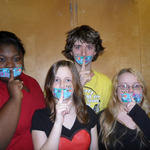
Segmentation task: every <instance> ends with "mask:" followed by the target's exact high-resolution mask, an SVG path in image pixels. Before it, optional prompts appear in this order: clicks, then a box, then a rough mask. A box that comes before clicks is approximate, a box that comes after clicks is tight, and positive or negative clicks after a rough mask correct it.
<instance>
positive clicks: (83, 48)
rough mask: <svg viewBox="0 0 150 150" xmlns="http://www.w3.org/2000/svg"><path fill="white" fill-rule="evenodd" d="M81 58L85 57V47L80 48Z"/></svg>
mask: <svg viewBox="0 0 150 150" xmlns="http://www.w3.org/2000/svg"><path fill="white" fill-rule="evenodd" d="M81 51H82V56H86V48H85V47H82V50H81Z"/></svg>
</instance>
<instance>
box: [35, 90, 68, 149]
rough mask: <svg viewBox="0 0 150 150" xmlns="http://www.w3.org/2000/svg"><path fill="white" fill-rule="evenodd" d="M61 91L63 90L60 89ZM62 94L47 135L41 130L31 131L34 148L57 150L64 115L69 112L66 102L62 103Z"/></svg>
mask: <svg viewBox="0 0 150 150" xmlns="http://www.w3.org/2000/svg"><path fill="white" fill-rule="evenodd" d="M62 92H63V90H62ZM62 101H63V94H61V97H60V99H59V101H58V103H57V105H56V119H55V123H54V125H53V127H52V130H51V132H50V135H49V137H48V138H47V136H46V134H45V133H44V132H43V131H37V130H33V131H32V140H33V145H34V149H35V150H47V149H49V150H57V149H58V147H59V141H60V137H61V131H62V124H63V122H64V115H66V114H67V113H69V108H68V105H69V103H70V101H68V103H62Z"/></svg>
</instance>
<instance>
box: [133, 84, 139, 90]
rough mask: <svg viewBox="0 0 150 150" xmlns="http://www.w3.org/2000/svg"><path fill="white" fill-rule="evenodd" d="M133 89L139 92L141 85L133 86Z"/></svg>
mask: <svg viewBox="0 0 150 150" xmlns="http://www.w3.org/2000/svg"><path fill="white" fill-rule="evenodd" d="M133 88H134V89H135V90H139V89H141V85H140V84H135V85H133Z"/></svg>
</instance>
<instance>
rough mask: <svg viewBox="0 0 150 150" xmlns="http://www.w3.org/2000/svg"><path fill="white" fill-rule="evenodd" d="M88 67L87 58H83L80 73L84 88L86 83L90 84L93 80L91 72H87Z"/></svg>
mask: <svg viewBox="0 0 150 150" xmlns="http://www.w3.org/2000/svg"><path fill="white" fill-rule="evenodd" d="M85 68H86V65H85V57H84V58H83V64H82V67H81V70H80V72H79V75H80V81H81V84H82V86H84V85H85V84H86V82H89V81H90V80H91V79H92V76H91V74H90V72H91V71H90V70H86V69H85Z"/></svg>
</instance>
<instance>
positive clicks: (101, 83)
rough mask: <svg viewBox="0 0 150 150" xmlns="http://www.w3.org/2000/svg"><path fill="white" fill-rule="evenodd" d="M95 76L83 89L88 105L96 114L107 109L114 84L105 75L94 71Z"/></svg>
mask: <svg viewBox="0 0 150 150" xmlns="http://www.w3.org/2000/svg"><path fill="white" fill-rule="evenodd" d="M93 72H94V76H93V77H92V79H91V80H90V81H89V82H87V83H86V84H85V86H84V88H83V92H84V96H85V100H86V104H87V105H88V106H90V107H91V108H92V109H93V110H94V111H95V112H96V113H98V112H99V111H101V110H103V109H104V108H106V107H107V104H108V102H109V99H110V96H111V91H112V82H111V80H110V79H109V78H108V77H107V76H106V75H104V74H102V73H98V72H96V71H94V70H93Z"/></svg>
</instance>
